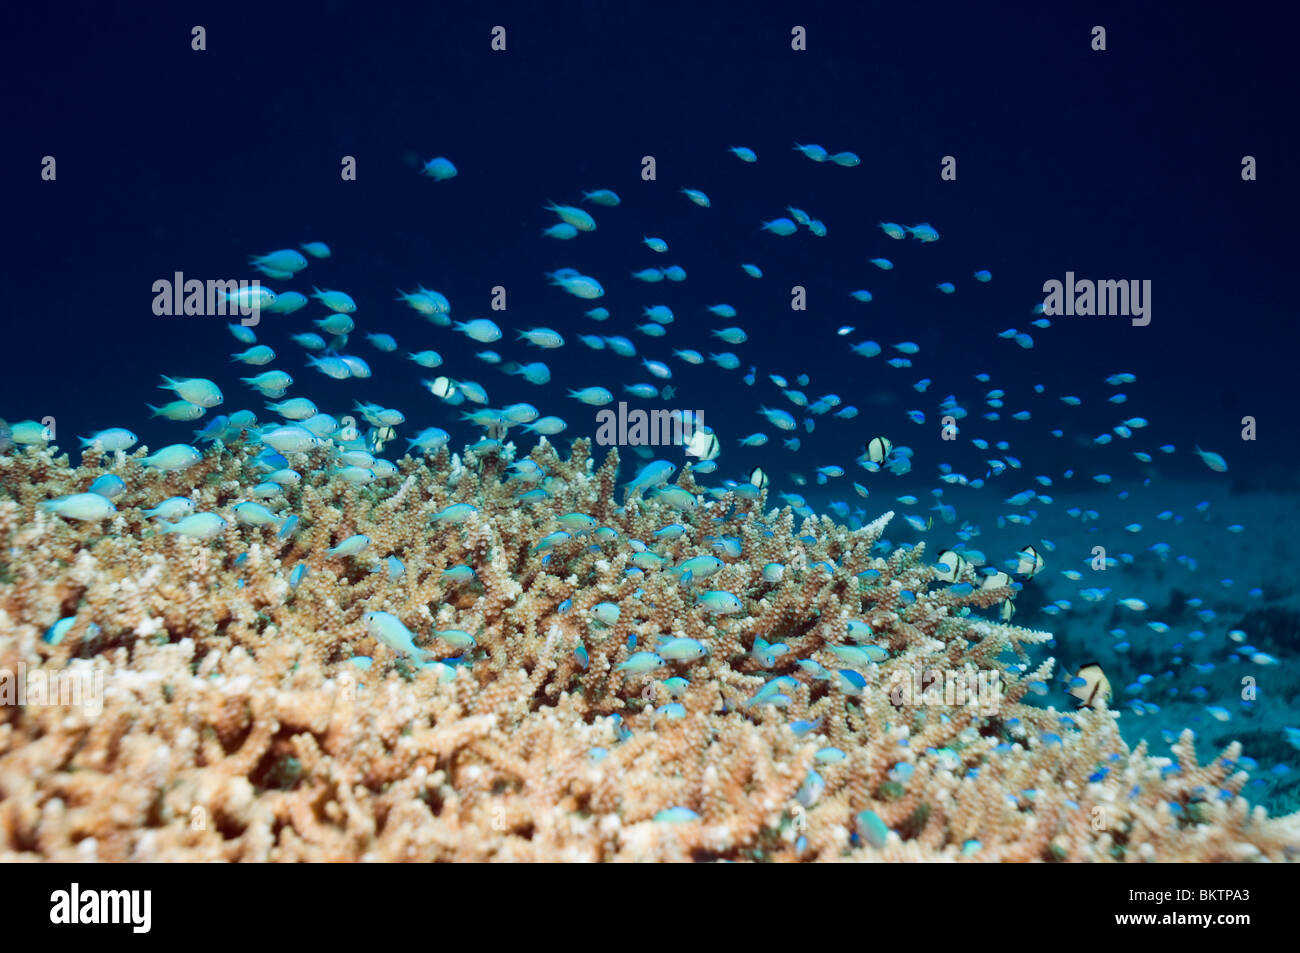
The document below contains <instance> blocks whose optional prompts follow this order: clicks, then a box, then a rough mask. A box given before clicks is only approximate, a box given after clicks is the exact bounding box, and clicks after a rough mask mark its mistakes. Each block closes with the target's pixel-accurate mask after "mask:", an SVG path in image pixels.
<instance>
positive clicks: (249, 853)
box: [0, 439, 1300, 861]
mask: <svg viewBox="0 0 1300 953" xmlns="http://www.w3.org/2000/svg"><path fill="white" fill-rule="evenodd" d="M257 449H258V448H257V447H256V446H255V445H254V444H253V442H252V441H250V440H245V439H235V440H231V441H228V442H227V443H226V445H225V446H222V445H221V444H218V445H216V446H214V447H213V448H212V449H210V450H208V451H207V452H206V453H205V454H204V455H203V456H202V457H201V459H198V460H197V461H194V462H192V463H191V464H190V465H189V466H187V467H186V468H184V469H183V470H173V471H169V470H160V469H159V468H158V467H147V466H145V465H144V464H143V463H142V460H143V454H144V451H143V450H137V451H135V452H134V453H126V452H124V451H121V450H119V451H115V452H105V451H103V450H102V449H100V448H99V447H98V446H94V445H92V446H91V447H90V448H89V449H88V450H86V451H85V454H84V456H83V462H82V466H81V467H80V468H77V469H73V468H71V467H70V465H69V463H68V461H67V458H66V456H63V457H56V456H54V453H53V452H52V450H51V449H48V448H44V447H29V448H25V449H19V450H16V451H14V452H12V453H10V454H8V455H4V456H0V540H2V541H3V547H4V548H3V551H0V669H3V670H6V671H10V672H13V671H18V670H19V669H20V668H25V669H27V670H28V671H34V670H45V671H58V672H74V673H79V674H81V675H84V676H92V675H93V676H94V677H95V678H98V679H101V680H102V681H101V682H100V684H102V698H101V699H100V700H101V702H102V705H97V706H94V707H92V706H88V705H82V706H66V705H65V706H58V705H41V704H30V703H29V704H27V705H15V704H12V703H10V704H6V705H4V706H0V859H4V860H18V859H50V860H86V859H95V860H113V861H117V860H137V861H150V860H185V861H208V860H229V861H234V860H244V861H295V860H317V861H323V860H386V861H430V860H449V861H487V860H517V861H609V860H639V861H645V860H662V861H689V860H696V861H699V860H751V861H796V860H803V861H811V860H822V861H831V860H954V861H955V860H963V861H1052V860H1059V861H1150V860H1180V861H1231V860H1287V859H1294V857H1295V854H1296V851H1297V849H1298V846H1300V815H1293V816H1290V817H1284V818H1270V817H1268V816H1266V814H1265V812H1264V811H1263V809H1262V808H1256V809H1254V810H1252V809H1251V808H1250V807H1249V806H1248V804H1247V802H1246V800H1245V799H1244V798H1243V797H1241V796H1240V791H1241V789H1242V786H1243V785H1244V784H1245V782H1246V773H1245V772H1244V771H1242V770H1239V769H1238V766H1237V765H1236V764H1235V763H1234V762H1235V761H1236V759H1237V758H1238V756H1239V753H1240V752H1239V749H1238V747H1237V746H1235V745H1233V746H1231V747H1229V748H1228V749H1227V750H1226V751H1225V752H1223V754H1222V756H1221V757H1219V758H1218V759H1216V760H1215V761H1214V762H1213V763H1212V764H1209V765H1199V764H1197V763H1196V759H1195V755H1194V753H1193V746H1192V741H1191V736H1190V734H1184V736H1183V738H1182V740H1181V741H1180V742H1179V743H1178V744H1177V745H1176V746H1175V753H1176V755H1177V759H1178V760H1177V762H1176V763H1172V762H1171V760H1170V759H1168V758H1159V757H1153V756H1151V755H1149V754H1148V753H1147V752H1146V750H1145V746H1144V745H1140V746H1138V747H1137V748H1136V749H1135V750H1130V749H1129V748H1128V747H1127V746H1126V745H1125V743H1124V742H1123V740H1122V739H1121V737H1120V734H1119V731H1118V729H1117V725H1116V718H1117V715H1116V714H1115V713H1114V712H1112V711H1110V710H1108V709H1107V708H1106V706H1105V703H1104V697H1103V698H1101V699H1098V700H1097V701H1096V705H1095V707H1082V708H1080V709H1079V710H1077V711H1069V712H1061V711H1057V710H1054V709H1052V708H1045V707H1039V706H1035V705H1031V704H1027V703H1025V701H1024V697H1025V695H1026V693H1027V692H1029V691H1030V690H1031V686H1033V685H1035V684H1041V683H1042V682H1043V681H1044V680H1047V679H1048V678H1050V677H1051V675H1052V671H1051V669H1052V662H1051V660H1048V661H1047V662H1046V663H1044V664H1042V665H1040V666H1038V667H1037V668H1036V669H1033V670H1031V669H1029V668H1028V666H1027V665H1025V664H1024V660H1026V658H1027V657H1026V655H1025V653H1024V651H1023V647H1024V646H1032V645H1038V644H1041V643H1043V642H1045V641H1046V640H1047V639H1048V638H1049V635H1048V634H1047V633H1044V632H1037V631H1031V630H1028V629H1024V628H1020V627H1017V626H1015V625H1010V624H1001V623H997V622H993V621H990V620H989V618H988V616H989V613H987V612H983V614H981V612H982V610H987V609H991V608H995V607H996V606H997V605H999V604H1000V603H1002V602H1003V601H1004V600H1006V599H1007V598H1008V597H1009V596H1010V594H1011V588H1010V586H1009V585H997V584H995V585H992V586H990V585H987V584H986V585H984V586H980V587H976V586H973V585H970V583H972V582H978V577H977V576H976V575H975V574H974V570H973V569H972V568H971V567H970V566H967V565H959V566H958V567H957V570H956V572H955V573H952V574H951V575H952V578H945V579H942V580H940V575H941V572H942V567H940V568H936V566H935V565H933V554H931V555H930V556H927V555H926V552H925V547H924V545H923V544H921V545H916V546H914V547H906V546H904V547H899V548H896V549H894V550H893V551H892V552H890V553H888V554H887V555H888V558H882V556H881V554H880V550H879V549H876V550H875V551H874V552H873V547H874V546H875V544H876V543H877V542H878V541H879V540H880V537H881V534H882V531H883V530H884V528H885V526H886V524H887V523H888V521H889V519H890V517H891V516H892V513H886V514H885V515H883V516H881V517H880V518H879V519H877V520H876V521H875V522H873V523H870V524H869V525H867V526H865V527H863V528H860V529H856V530H851V529H848V528H845V527H844V526H842V525H839V524H836V523H835V522H832V521H831V520H830V519H827V518H824V517H819V518H805V519H802V520H798V519H797V518H796V516H795V514H794V513H793V512H792V510H791V509H790V508H788V507H786V508H783V509H779V510H769V509H768V508H767V498H766V493H765V492H764V491H758V490H755V489H754V488H753V487H745V486H741V487H738V488H735V489H733V490H732V491H731V492H728V493H727V494H725V495H723V496H722V497H721V498H720V499H718V498H713V497H710V496H709V495H707V494H701V493H700V492H699V487H697V485H696V484H695V482H694V480H693V477H692V473H691V470H690V468H689V467H688V468H686V469H684V470H683V471H682V473H681V474H680V475H679V476H678V478H677V480H676V481H675V484H673V485H672V486H671V487H670V486H667V485H666V478H667V476H668V475H667V474H662V476H663V479H661V480H658V481H652V482H651V483H650V484H649V485H638V486H635V487H633V488H631V489H630V490H628V491H626V492H625V491H624V489H623V488H621V487H620V486H619V485H618V482H617V480H616V471H617V467H618V454H617V452H616V451H611V452H610V453H609V454H608V455H607V456H606V457H605V459H604V460H603V461H597V460H595V459H593V457H592V455H591V447H590V445H589V443H588V442H587V441H586V440H577V441H575V442H574V444H573V446H572V450H571V454H570V456H569V457H568V459H562V458H561V457H560V456H558V455H557V453H556V451H555V449H554V448H553V447H552V446H551V445H550V444H549V443H548V442H547V441H545V440H544V439H543V440H542V441H541V442H540V443H539V444H538V446H537V447H536V448H535V449H534V450H533V451H532V452H531V454H530V455H529V457H528V458H526V459H521V460H518V461H516V460H514V459H513V454H514V452H515V451H514V445H513V444H509V443H507V444H504V445H501V444H499V443H496V442H489V443H488V444H487V445H485V446H484V448H483V449H481V450H472V449H471V450H467V451H466V452H465V453H464V454H463V455H453V454H451V453H449V451H448V450H447V448H446V447H445V446H444V447H441V448H439V449H438V450H437V451H436V453H430V454H428V455H425V456H423V457H421V458H419V459H414V458H412V457H410V456H408V457H406V458H404V459H402V460H401V461H400V462H399V463H398V464H397V467H396V473H395V474H393V475H391V476H389V477H388V478H387V479H386V480H380V481H377V482H375V483H372V484H369V485H357V484H353V483H350V482H348V481H346V480H341V479H330V478H329V473H328V472H327V470H326V469H325V468H324V464H326V463H327V462H328V460H329V455H330V453H331V451H330V449H328V448H327V447H317V448H314V449H309V450H307V451H306V452H304V453H302V454H300V455H294V459H296V460H299V461H301V463H300V466H299V469H300V470H301V471H302V473H303V474H304V475H303V478H302V480H301V482H300V483H297V484H295V485H292V486H287V487H285V494H284V498H283V499H282V500H281V502H280V504H279V505H280V506H282V507H283V513H288V512H290V511H291V512H292V513H294V514H296V515H297V517H298V519H297V520H296V521H295V522H294V523H293V524H286V523H284V522H280V521H273V522H264V523H263V524H262V525H257V521H256V520H241V519H239V518H236V515H235V513H234V510H233V508H234V506H235V505H236V504H237V503H239V502H240V501H241V500H246V499H248V498H249V495H250V490H251V488H252V487H253V485H255V484H256V483H257V482H258V481H259V480H260V479H261V476H260V475H258V474H257V473H256V468H255V467H254V466H253V462H254V458H255V453H256V451H257ZM107 473H113V474H116V475H119V476H121V477H122V478H123V479H124V480H125V486H126V488H125V489H124V490H123V491H122V492H121V494H120V495H119V496H118V497H117V498H116V500H115V502H116V511H115V512H114V513H111V514H109V515H108V516H105V517H103V518H93V519H77V518H68V517H67V515H66V513H64V514H61V513H59V512H54V511H50V508H49V507H48V506H42V505H41V504H42V503H44V502H45V501H48V500H51V499H54V498H58V497H59V496H60V495H61V494H70V493H77V492H80V491H82V490H83V489H84V488H85V487H86V486H87V485H88V484H89V483H90V482H91V481H92V480H94V479H95V478H97V477H100V476H102V475H104V474H107ZM655 482H658V483H663V484H665V485H662V486H655V485H654V483H655ZM539 489H541V490H544V491H545V492H543V493H537V492H536V491H537V490H539ZM173 495H189V496H190V497H191V498H192V499H193V500H194V502H195V504H196V506H197V508H198V510H200V511H203V512H208V513H224V514H225V515H226V517H229V518H227V519H226V520H225V522H224V524H215V523H214V524H213V525H212V527H211V530H210V533H209V532H196V533H195V534H193V535H186V534H184V533H177V532H163V531H161V528H160V526H159V525H158V523H157V522H156V521H151V520H150V518H149V517H148V516H147V515H146V514H145V512H144V509H143V508H144V507H147V506H152V505H154V504H155V503H157V501H159V500H162V499H164V498H167V497H169V496H173ZM460 504H466V505H460ZM665 526H674V527H678V528H679V529H676V530H674V531H673V532H670V533H664V532H662V529H663V528H664V527H665ZM205 537H206V538H205ZM358 537H364V539H358ZM304 567H305V568H304ZM1004 581H1005V582H1008V583H1009V582H1010V580H1009V579H1008V578H1007V577H1005V576H1003V577H1001V578H1000V579H996V580H995V583H1000V582H1004ZM949 583H953V584H949ZM376 613H380V614H381V615H375V614H376ZM383 613H388V614H390V615H391V616H392V617H395V619H394V620H388V617H386V616H383V615H382V614H383ZM58 620H63V621H61V622H59V621H58ZM385 620H387V621H385ZM56 622H58V637H57V638H51V636H50V634H49V632H50V627H51V626H53V625H55V623H56ZM408 635H409V641H404V639H406V637H407V636H408ZM1017 656H1019V660H1018V658H1017ZM990 675H991V680H990V679H989V676H990ZM959 676H960V677H961V678H965V677H968V678H969V681H970V684H976V683H977V680H978V679H980V678H983V679H984V681H982V682H980V683H979V684H981V685H982V686H983V687H984V689H987V690H989V691H991V692H992V694H991V695H990V694H988V692H984V693H983V694H982V696H981V697H980V699H979V702H980V703H979V704H975V703H973V701H972V698H971V697H965V698H963V697H960V696H959V695H955V694H953V693H952V692H951V691H949V692H946V693H945V692H936V691H931V690H930V689H932V688H934V687H935V686H936V685H938V684H939V683H940V682H941V681H942V682H943V683H944V684H945V685H949V684H952V683H955V682H959V681H960V678H959ZM30 701H31V700H30V699H29V702H30Z"/></svg>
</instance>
